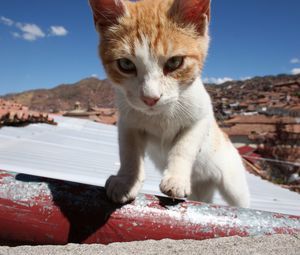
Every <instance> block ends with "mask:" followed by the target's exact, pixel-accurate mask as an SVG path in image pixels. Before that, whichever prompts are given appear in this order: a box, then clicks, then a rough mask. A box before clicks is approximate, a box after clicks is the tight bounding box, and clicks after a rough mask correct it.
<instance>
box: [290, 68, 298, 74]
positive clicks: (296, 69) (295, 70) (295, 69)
mask: <svg viewBox="0 0 300 255" xmlns="http://www.w3.org/2000/svg"><path fill="white" fill-rule="evenodd" d="M291 73H292V74H300V67H298V68H293V69H292V70H291Z"/></svg>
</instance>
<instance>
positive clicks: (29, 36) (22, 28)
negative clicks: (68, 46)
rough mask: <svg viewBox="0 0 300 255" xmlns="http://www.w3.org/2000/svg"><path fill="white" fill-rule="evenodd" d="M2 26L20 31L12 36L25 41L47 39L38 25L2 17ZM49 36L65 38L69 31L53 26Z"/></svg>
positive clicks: (0, 19)
mask: <svg viewBox="0 0 300 255" xmlns="http://www.w3.org/2000/svg"><path fill="white" fill-rule="evenodd" d="M0 24H4V25H6V26H10V27H13V28H16V29H17V30H18V31H11V32H10V33H11V35H12V36H13V37H15V38H20V39H24V40H26V41H31V42H32V41H35V40H37V39H41V38H44V37H46V34H45V33H44V31H43V29H42V28H40V27H39V26H38V25H37V24H32V23H21V22H16V21H13V20H11V19H9V18H7V17H3V16H0ZM49 31H50V32H49V34H48V36H65V35H67V34H68V31H67V30H66V29H65V28H64V27H63V26H51V27H50V28H49Z"/></svg>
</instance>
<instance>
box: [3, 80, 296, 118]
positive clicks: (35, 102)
mask: <svg viewBox="0 0 300 255" xmlns="http://www.w3.org/2000/svg"><path fill="white" fill-rule="evenodd" d="M299 84H300V75H277V76H265V77H254V78H252V79H248V80H244V81H228V82H225V83H223V84H221V85H215V84H206V87H207V89H208V92H209V93H210V94H211V96H212V98H213V102H214V107H215V111H216V112H217V113H220V112H222V114H221V115H224V112H228V109H230V112H229V114H225V115H229V116H230V115H231V114H232V113H237V114H238V113H239V111H238V110H240V109H241V108H242V109H244V110H246V111H253V110H257V108H258V107H269V109H271V106H272V109H273V108H278V107H279V108H281V109H286V108H289V110H291V109H290V108H291V107H292V108H294V110H297V108H298V107H299V105H300V92H299V89H298V86H299ZM0 98H1V97H0ZM2 98H3V99H6V100H11V101H16V102H17V103H20V104H22V105H25V106H28V107H29V108H30V109H32V110H37V111H43V112H56V111H68V110H72V109H73V108H74V105H75V103H76V102H80V104H81V107H82V108H88V107H89V106H91V107H96V108H97V107H108V108H109V107H113V106H114V93H113V90H112V88H111V86H110V85H109V84H108V82H107V81H106V80H99V79H96V78H87V79H83V80H81V81H79V82H77V83H74V84H62V85H59V86H57V87H55V88H53V89H39V90H31V91H26V92H22V93H17V94H10V95H6V96H3V97H2ZM237 102H239V106H238V107H237V108H238V109H235V108H234V107H231V105H233V104H236V103H237ZM297 106H298V107H297ZM247 109H248V110H247ZM217 115H218V117H219V116H220V114H217ZM223 117H224V116H223Z"/></svg>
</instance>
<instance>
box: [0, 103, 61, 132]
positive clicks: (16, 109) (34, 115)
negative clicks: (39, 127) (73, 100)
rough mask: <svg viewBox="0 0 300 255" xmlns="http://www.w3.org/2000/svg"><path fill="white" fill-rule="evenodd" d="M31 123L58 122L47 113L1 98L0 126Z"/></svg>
mask: <svg viewBox="0 0 300 255" xmlns="http://www.w3.org/2000/svg"><path fill="white" fill-rule="evenodd" d="M30 123H48V124H56V123H55V122H54V120H53V118H50V117H49V116H48V114H46V113H40V112H34V111H29V109H28V107H25V106H22V105H21V104H17V103H14V102H11V101H6V100H2V99H0V128H1V127H2V126H18V125H26V124H30Z"/></svg>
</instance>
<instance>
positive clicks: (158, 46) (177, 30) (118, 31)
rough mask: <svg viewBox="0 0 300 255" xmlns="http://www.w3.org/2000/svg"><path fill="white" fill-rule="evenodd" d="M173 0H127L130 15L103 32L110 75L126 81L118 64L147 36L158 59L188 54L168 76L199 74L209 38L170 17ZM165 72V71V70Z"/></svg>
mask: <svg viewBox="0 0 300 255" xmlns="http://www.w3.org/2000/svg"><path fill="white" fill-rule="evenodd" d="M173 2H174V1H173V0H155V1H153V0H143V1H138V2H135V3H132V2H129V1H125V4H126V6H127V10H128V12H129V14H130V15H129V16H126V15H124V16H123V17H121V18H120V19H119V22H118V24H116V25H113V26H112V27H110V28H109V29H106V30H105V31H100V32H101V37H102V38H101V39H102V40H101V44H100V46H99V47H100V55H101V58H102V61H103V65H104V67H105V69H106V71H107V73H108V75H109V77H110V78H111V79H112V80H113V81H114V82H115V83H116V84H122V82H124V80H126V79H127V77H126V75H124V74H122V73H120V72H119V71H118V68H117V66H116V60H117V59H119V58H129V59H130V58H131V57H134V54H135V48H136V46H137V44H139V43H140V44H141V43H142V40H143V38H146V40H147V42H148V47H149V51H150V54H151V55H152V56H154V57H155V59H161V58H163V59H165V61H167V59H168V58H170V57H173V56H186V59H185V60H186V61H185V64H184V65H183V66H182V68H180V69H178V70H176V71H174V72H171V73H168V74H167V75H168V76H171V77H172V78H174V79H176V80H179V82H181V83H184V82H188V81H190V80H192V79H193V78H195V76H196V75H199V73H197V72H198V70H199V68H200V70H201V69H202V66H203V63H204V60H205V57H206V54H207V49H208V44H209V37H208V35H207V34H205V35H199V34H197V33H196V31H195V29H194V28H193V27H192V26H182V24H178V22H175V21H174V19H173V18H174V17H169V16H168V13H169V10H170V8H171V6H172V4H173ZM162 72H163V70H162Z"/></svg>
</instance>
